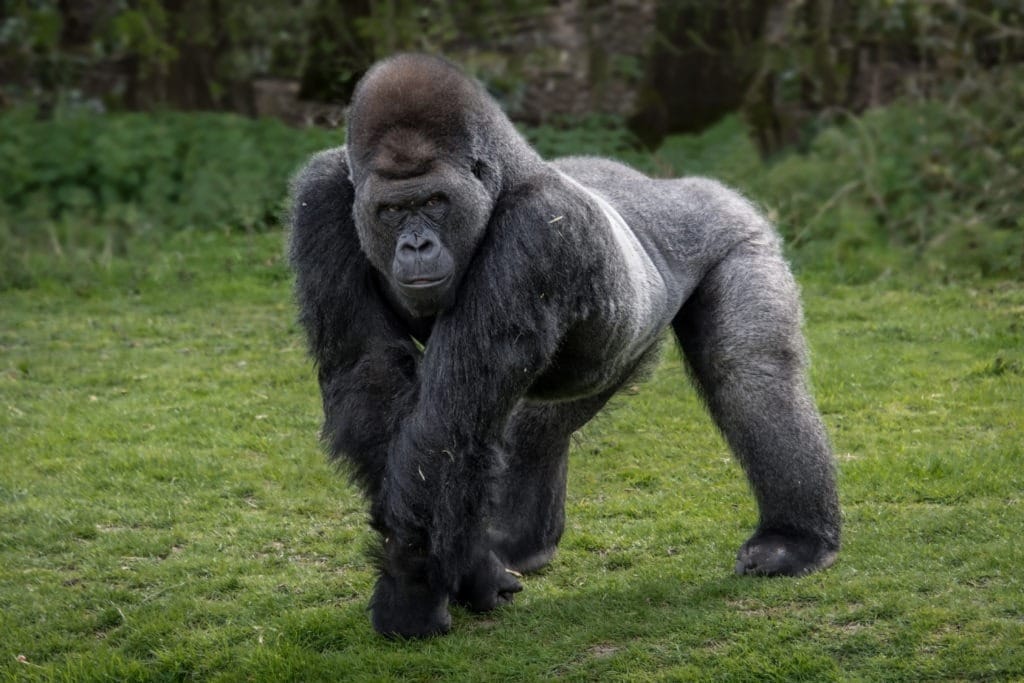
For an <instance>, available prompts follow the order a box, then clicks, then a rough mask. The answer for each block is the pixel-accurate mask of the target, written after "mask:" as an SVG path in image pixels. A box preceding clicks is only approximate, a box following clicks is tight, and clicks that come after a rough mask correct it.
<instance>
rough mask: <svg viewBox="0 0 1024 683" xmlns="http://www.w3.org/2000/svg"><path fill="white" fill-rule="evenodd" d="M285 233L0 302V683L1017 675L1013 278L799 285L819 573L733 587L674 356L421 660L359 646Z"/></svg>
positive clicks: (704, 423) (726, 483)
mask: <svg viewBox="0 0 1024 683" xmlns="http://www.w3.org/2000/svg"><path fill="white" fill-rule="evenodd" d="M281 251H282V240H281V237H280V236H279V235H234V236H224V235H208V236H196V235H191V236H189V235H183V236H180V237H178V238H176V239H175V240H173V241H171V242H169V243H167V244H165V245H164V246H163V247H162V248H161V249H159V250H157V249H153V250H152V253H151V254H148V255H145V256H137V257H136V258H135V259H134V260H132V261H131V262H128V261H121V260H115V262H114V264H113V265H112V266H111V269H110V270H109V271H97V272H93V273H86V274H84V275H82V277H80V278H72V279H71V280H70V281H69V282H67V283H64V284H61V283H54V282H50V283H44V284H43V285H41V286H39V287H37V288H36V289H32V290H28V291H7V292H3V293H0V634H2V637H0V675H2V676H3V677H4V678H5V679H14V680H20V679H28V680H31V679H38V680H68V681H79V680H104V679H105V680H150V679H155V680H187V679H198V680H229V681H230V680H259V681H262V680H322V679H333V680H388V679H399V678H406V679H411V680H447V679H454V680H548V679H552V678H565V679H569V680H617V679H618V680H751V681H764V680H780V681H781V680H786V681H788V680H808V681H821V680H851V679H852V680H885V681H890V680H906V681H918V680H950V679H952V680H957V679H961V680H968V679H969V680H1009V679H1020V678H1022V677H1024V569H1022V567H1024V543H1022V541H1021V537H1022V535H1024V504H1022V501H1021V497H1022V491H1024V433H1022V430H1024V285H1022V284H1021V283H1020V282H1001V281H978V282H971V283H969V284H961V285H955V284H953V285H948V284H937V283H933V282H929V281H927V280H925V279H924V278H923V277H915V276H912V275H911V276H906V277H898V278H892V277H891V278H888V279H884V280H881V281H878V282H875V283H872V284H867V285H859V286H839V285H834V284H830V278H829V276H828V274H827V273H820V272H819V273H815V272H805V273H803V274H801V281H802V284H803V289H804V297H805V307H806V320H807V323H806V327H807V333H808V336H809V339H810V343H811V347H812V350H813V383H814V386H815V391H816V395H817V398H818V401H819V404H820V407H821V409H822V411H823V413H824V415H825V420H826V422H827V424H828V427H829V429H830V433H831V435H832V439H833V442H834V445H835V449H836V453H837V457H838V461H839V469H840V481H841V495H842V500H843V504H844V512H845V520H846V522H845V523H846V526H845V538H844V549H843V552H842V554H841V556H840V560H839V562H838V563H837V565H836V566H835V567H833V568H832V569H830V570H828V571H826V572H824V573H820V574H816V575H813V576H810V577H806V578H803V579H799V580H788V579H776V580H758V579H750V578H737V577H735V576H733V574H732V565H733V559H734V556H735V552H736V549H737V548H738V546H739V545H740V544H741V543H742V542H743V540H744V539H745V538H746V537H747V535H748V534H749V533H750V531H751V530H752V528H753V526H754V524H755V522H756V511H755V507H754V504H753V500H752V497H751V496H750V494H749V493H748V490H747V486H746V483H745V481H744V479H743V476H742V473H741V471H740V469H739V467H738V466H737V465H736V463H735V462H733V461H732V460H731V458H730V456H729V453H728V451H727V449H726V447H725V446H724V444H723V442H722V440H721V438H720V437H719V435H718V434H717V433H716V431H715V429H714V427H713V425H712V424H711V422H710V420H709V419H708V418H707V416H706V415H705V413H704V411H703V408H702V407H701V405H700V403H699V401H698V400H697V398H696V396H695V393H694V392H693V390H692V389H691V388H690V386H689V383H688V381H687V378H686V374H685V371H684V370H683V368H682V365H681V363H680V360H679V357H678V355H677V353H676V352H675V350H674V349H673V348H671V346H667V350H666V354H665V361H664V363H663V365H662V367H661V368H660V369H659V370H658V371H657V373H656V374H655V376H654V377H653V378H652V380H651V381H650V382H648V383H646V384H644V385H641V386H639V387H635V388H632V389H630V390H629V391H627V392H625V393H624V395H623V396H621V397H620V398H618V399H617V400H615V401H614V402H613V405H612V407H611V408H610V410H608V411H607V412H606V413H605V415H604V416H603V417H601V418H599V419H598V420H597V421H596V422H594V423H592V424H591V425H589V426H588V427H587V428H586V429H585V430H584V431H583V432H582V433H581V434H580V435H579V438H578V439H577V442H576V444H575V447H574V450H573V453H572V466H571V479H570V484H569V502H568V517H569V521H568V526H567V530H566V533H565V537H564V539H563V542H562V545H561V550H560V553H559V555H558V557H557V558H556V560H555V562H554V563H553V564H552V565H551V566H550V567H549V568H547V569H546V570H544V571H543V572H542V573H540V574H539V575H535V576H531V577H528V578H527V579H526V580H525V584H526V589H525V591H524V592H522V593H521V594H520V595H519V596H518V597H517V599H516V601H515V604H514V605H512V606H510V607H507V608H503V609H500V610H498V611H496V612H494V613H493V614H490V615H484V616H480V615H471V614H469V613H466V612H464V611H461V610H456V611H455V613H454V630H453V632H452V634H451V635H450V636H448V637H446V638H442V639H437V640H431V641H426V642H391V641H387V640H383V639H381V638H379V637H378V636H376V635H374V633H373V632H372V630H371V628H370V625H369V622H368V618H367V614H366V604H367V598H368V596H369V592H370V589H371V586H372V580H373V575H372V571H371V568H370V566H369V565H368V562H367V560H366V558H365V556H364V554H363V548H364V546H365V544H366V541H367V539H368V538H369V532H368V531H367V529H366V525H365V513H364V505H363V503H362V501H361V500H360V498H359V496H358V494H357V492H356V491H355V490H354V489H353V488H352V487H350V486H349V485H348V484H347V483H346V481H345V480H344V478H343V477H340V476H338V475H336V474H335V473H334V472H333V471H332V470H331V468H330V467H329V466H328V465H327V464H326V462H325V460H324V458H323V456H322V454H321V452H320V450H319V447H318V443H317V430H318V426H319V420H320V405H319V398H318V392H317V387H316V381H315V376H314V372H313V369H312V366H311V364H310V362H309V361H308V360H307V358H306V356H305V353H304V347H303V341H302V338H301V335H300V333H299V331H298V329H297V327H296V325H295V323H294V312H293V308H292V305H291V294H290V277H289V275H288V273H287V270H286V268H285V266H284V264H283V263H282V260H281Z"/></svg>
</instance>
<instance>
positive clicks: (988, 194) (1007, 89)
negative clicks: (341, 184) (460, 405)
mask: <svg viewBox="0 0 1024 683" xmlns="http://www.w3.org/2000/svg"><path fill="white" fill-rule="evenodd" d="M1021 110H1024V74H1022V73H1021V72H1020V71H1006V72H1002V73H996V74H994V75H993V76H992V77H990V78H985V79H979V80H976V81H973V82H972V85H970V87H962V88H961V89H959V90H958V91H956V92H951V93H950V94H949V96H948V97H947V99H946V100H945V101H944V102H941V103H940V102H936V101H917V102H911V101H908V102H904V103H900V104H896V105H893V106H891V107H887V108H882V109H876V110H871V111H869V112H868V113H866V114H865V115H863V116H860V117H852V116H841V117H837V118H835V119H834V120H833V121H832V122H831V123H829V124H828V125H824V124H823V125H822V126H821V128H820V130H819V132H818V133H817V135H816V136H815V137H814V138H813V139H812V141H811V142H810V143H809V145H808V146H807V148H806V149H805V150H803V151H792V152H790V153H789V154H787V155H784V156H781V157H778V158H776V159H774V160H772V161H770V162H765V161H763V160H762V159H761V158H760V156H759V154H758V151H757V149H756V147H755V145H754V143H753V142H751V140H750V138H749V137H748V136H747V135H746V134H745V129H744V127H743V125H742V124H741V123H740V121H739V119H738V118H735V117H733V118H730V119H727V120H726V121H725V122H724V123H722V124H720V125H718V126H716V127H714V128H712V129H710V130H709V131H707V132H706V133H704V134H702V135H700V136H697V137H693V136H675V137H670V138H669V139H668V140H667V141H666V143H665V144H664V145H663V146H662V147H661V148H660V149H659V150H657V151H656V152H655V153H653V154H647V153H642V152H638V151H636V150H635V149H633V148H632V146H631V141H630V137H629V134H628V133H627V132H626V131H625V130H624V129H623V128H622V127H621V122H619V123H618V125H617V122H616V121H615V120H614V119H608V118H600V117H595V118H592V119H589V120H588V121H586V122H583V123H581V124H579V125H577V126H575V127H574V128H569V129H564V128H562V129H554V128H532V129H526V130H525V131H524V132H525V133H526V135H527V136H528V137H529V138H530V140H531V142H532V143H533V144H534V145H536V146H537V147H538V149H540V151H541V152H542V153H543V154H544V155H545V156H548V157H553V156H562V155H566V154H600V155H607V156H614V157H617V158H621V159H624V160H626V161H627V162H629V163H632V164H634V165H636V166H638V167H640V168H642V169H643V170H645V171H648V172H651V173H655V174H659V175H665V176H667V175H679V174H684V173H689V174H704V175H710V176H714V177H717V178H720V179H722V180H724V181H726V182H728V183H730V184H732V185H734V186H736V187H738V188H740V189H742V190H743V191H745V192H747V193H748V194H749V195H750V196H751V197H752V198H754V199H755V200H757V201H758V202H760V203H761V204H762V205H763V206H764V207H765V208H766V210H767V211H768V212H769V214H770V215H771V216H772V217H773V219H775V220H776V222H777V223H778V224H779V226H780V229H781V230H782V232H783V234H784V236H785V237H786V239H787V243H788V246H789V249H790V254H791V256H792V257H793V259H794V261H795V262H796V263H797V265H799V266H801V267H809V266H814V267H828V268H831V269H833V270H834V272H835V274H836V276H837V277H840V278H842V279H847V280H850V279H853V280H859V279H864V278H871V277H876V276H878V275H880V274H882V273H884V272H886V270H887V269H895V268H906V267H908V266H911V267H924V268H927V269H928V270H930V271H932V272H935V273H940V274H949V275H952V276H957V277H962V276H965V275H999V276H1010V277H1022V276H1024V195H1022V194H1021V192H1020V188H1021V187H1022V186H1024V177H1022V175H1024V174H1022V170H1021V169H1022V168H1024V119H1021V117H1020V116H1018V115H1017V112H1019V111H1021ZM340 142H341V135H340V133H337V132H327V131H322V130H306V131H297V130H293V129H290V128H287V127H285V126H283V125H281V124H279V123H277V122H274V121H254V120H249V119H244V118H240V117H236V116H232V115H223V114H201V115H196V114H192V115H185V114H170V113H165V114H151V115H144V114H107V115H98V114H94V113H87V112H82V111H78V112H77V113H69V114H66V115H63V116H57V117H56V118H54V119H52V120H39V119H38V118H36V117H35V116H33V115H32V112H31V111H24V110H22V111H10V112H7V113H4V114H2V115H0V253H2V254H3V256H2V257H0V258H2V259H3V261H2V267H0V288H2V287H11V286H30V285H31V284H32V283H33V282H34V281H36V280H37V279H38V278H39V277H41V276H42V274H51V275H52V274H54V273H60V272H61V271H62V270H69V269H70V270H80V269H83V268H85V269H88V268H91V267H95V266H97V265H99V266H108V265H109V263H110V261H111V259H113V258H114V257H115V256H117V255H118V254H121V253H124V252H126V251H128V250H130V249H133V248H138V247H139V245H140V242H143V243H156V242H159V241H160V239H161V238H162V236H164V235H168V234H171V233H175V232H180V231H183V230H184V231H187V230H194V231H210V230H264V229H277V228H278V226H279V225H280V218H281V212H282V210H283V207H284V201H285V192H286V187H287V182H288V178H289V176H290V174H291V173H292V172H293V171H294V170H295V169H296V168H297V167H298V165H299V164H300V163H301V162H302V160H303V159H304V158H305V157H306V156H308V154H309V153H311V152H312V151H314V150H317V149H321V148H324V147H328V146H331V145H335V144H339V143H340ZM40 259H42V260H43V264H42V265H40Z"/></svg>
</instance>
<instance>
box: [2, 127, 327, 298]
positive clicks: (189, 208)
mask: <svg viewBox="0 0 1024 683" xmlns="http://www.w3.org/2000/svg"><path fill="white" fill-rule="evenodd" d="M340 142H341V135H340V134H339V133H331V132H326V131H322V130H309V131H295V130H293V129H290V128H288V127H286V126H284V125H283V124H281V123H279V122H276V121H269V120H261V121H254V120H250V119H245V118H241V117H238V116H233V115H225V114H182V113H164V114H110V115H97V114H90V113H85V112H75V113H73V114H68V115H64V116H59V117H58V118H56V119H54V120H38V119H37V118H35V116H34V114H33V112H31V111H24V110H23V111H12V112H7V113H5V114H3V115H0V247H2V248H3V252H4V257H3V259H4V263H3V264H0V265H3V266H4V268H3V270H4V274H2V275H0V287H2V286H4V285H7V286H11V285H14V286H18V285H19V284H26V282H25V278H26V277H27V276H29V275H30V273H29V274H27V273H26V272H24V271H25V270H26V268H27V266H26V259H29V258H30V257H31V255H32V254H33V253H35V254H36V255H38V252H40V251H43V252H49V253H50V254H51V256H57V257H58V259H59V260H60V259H75V258H86V259H89V258H100V259H106V260H109V259H110V258H111V257H112V256H113V255H116V254H118V253H121V252H123V251H124V250H125V245H126V243H128V242H130V241H133V240H136V239H138V238H140V237H145V238H147V239H150V238H154V237H156V236H159V235H162V234H167V233H171V232H177V231H181V230H197V231H203V230H228V229H242V230H261V229H266V228H269V227H276V226H277V225H279V219H280V215H281V211H282V209H283V207H284V200H285V194H286V188H287V181H288V178H289V176H290V175H291V173H293V172H294V170H295V169H296V168H297V167H298V165H299V164H301V163H302V161H303V159H305V158H306V157H307V156H308V155H309V154H310V153H311V152H312V151H314V150H317V149H321V148H324V147H327V146H331V145H336V144H339V143H340ZM29 280H31V278H29Z"/></svg>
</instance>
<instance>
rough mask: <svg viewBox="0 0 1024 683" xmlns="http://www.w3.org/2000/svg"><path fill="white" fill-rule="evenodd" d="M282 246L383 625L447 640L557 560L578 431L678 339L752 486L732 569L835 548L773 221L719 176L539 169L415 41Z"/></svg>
mask: <svg viewBox="0 0 1024 683" xmlns="http://www.w3.org/2000/svg"><path fill="white" fill-rule="evenodd" d="M289 257H290V261H291V264H292V267H293V269H294V271H295V275H296V297H297V300H298V306H299V318H300V321H301V323H302V325H303V326H304V328H305V330H306V332H307V336H308V340H309V346H310V351H311V354H312V356H313V358H314V359H315V361H316V363H317V367H318V379H319V383H320V390H321V395H322V398H323V409H324V428H323V437H324V440H325V443H326V447H327V450H328V453H329V454H330V456H331V457H332V458H333V459H337V460H339V461H341V462H344V463H347V465H348V466H349V471H350V472H351V474H352V477H353V479H354V480H355V481H356V482H357V483H358V484H359V486H360V487H361V488H362V490H363V491H364V492H365V494H366V496H367V498H368V499H369V502H370V519H371V525H372V527H373V528H374V529H375V530H376V531H377V533H378V534H379V538H380V543H379V546H378V549H377V551H376V552H375V553H374V555H375V557H376V559H377V562H378V572H379V574H378V579H377V583H376V586H375V588H374V594H373V597H372V599H371V614H372V616H371V619H372V623H373V625H374V627H375V628H376V629H377V630H378V631H379V632H381V633H383V634H385V635H389V636H391V635H397V636H404V637H422V636H430V635H436V634H440V633H444V632H446V631H447V630H448V629H449V628H450V624H451V618H450V615H449V611H448V605H449V602H450V601H454V602H456V603H460V604H463V605H465V606H467V607H469V608H470V609H472V610H475V611H486V610H490V609H493V608H494V607H496V606H498V605H501V604H503V603H506V602H508V601H510V600H511V599H512V598H513V596H514V594H515V593H516V592H518V591H519V590H521V588H522V586H521V584H520V583H519V581H518V580H517V578H516V577H517V576H520V573H521V572H529V571H533V570H535V569H537V568H539V567H541V566H543V565H544V564H546V563H547V562H548V561H550V559H551V558H552V556H553V555H554V552H555V547H556V545H557V543H558V541H559V539H560V537H561V534H562V530H563V527H564V503H565V482H566V465H567V457H568V446H569V437H570V435H571V434H572V432H573V431H575V430H577V429H579V428H580V427H581V426H582V425H583V424H585V423H586V422H587V421H588V420H589V419H590V418H591V417H593V416H594V414H595V413H596V412H597V411H598V410H600V409H601V407H603V406H604V404H605V403H606V402H607V401H608V399H609V398H610V397H611V396H612V395H613V394H614V393H615V391H616V390H617V389H618V388H619V387H620V386H622V385H623V383H625V382H627V381H629V380H630V379H631V378H633V377H635V376H636V374H637V373H638V371H640V370H642V369H643V368H644V367H645V366H647V365H649V364H650V362H651V360H652V359H653V358H654V357H655V356H656V353H657V347H658V341H659V339H660V338H661V337H662V336H663V334H662V333H663V332H664V330H666V329H667V328H671V329H672V331H673V333H674V334H675V336H676V338H677V340H678V342H679V344H680V346H681V348H682V350H683V352H684V355H685V357H686V360H687V363H688V366H689V368H690V370H691V375H692V377H693V379H694V382H695V384H696V386H697V388H698V390H699V391H700V393H701V395H702V397H703V398H704V400H705V402H706V404H707V407H708V409H709V411H710V412H711V414H712V416H713V417H714V419H715V421H716V424H717V425H718V426H719V428H720V429H721V431H722V433H723V434H724V435H725V438H726V440H727V441H728V443H729V445H730V447H731V448H732V450H733V452H734V453H735V455H736V456H737V459H738V460H739V462H740V464H741V465H742V466H743V469H744V471H745V472H746V474H747V477H748V479H749V481H750V485H751V488H752V489H753V492H754V495H755V497H756V499H757V503H758V508H759V512H760V519H759V522H758V525H757V528H756V530H755V531H754V533H753V535H752V536H751V538H750V539H749V540H747V542H746V543H744V544H743V546H742V547H741V548H740V550H739V553H738V556H737V561H736V567H735V571H736V572H738V573H740V574H753V575H800V574H805V573H808V572H811V571H814V570H817V569H821V568H824V567H827V566H829V565H830V564H831V563H832V562H833V561H834V560H835V557H836V553H837V552H838V549H839V504H838V498H837V495H836V488H835V474H834V465H833V458H832V455H831V452H830V448H829V445H828V440H827V438H826V436H825V432H824V429H823V427H822V423H821V419H820V417H819V415H818V412H817V410H816V408H815V406H814V402H813V400H812V398H811V396H810V394H809V392H808V390H807V387H806V381H805V364H806V361H805V355H806V354H805V350H804V343H803V337H802V334H801V331H800V325H801V313H800V304H799V296H798V292H797V288H796V285H795V283H794V281H793V278H792V276H791V274H790V272H789V269H788V267H787V265H786V263H785V261H784V260H783V258H782V256H781V253H780V246H779V240H778V238H777V236H776V234H775V232H774V230H773V229H772V227H771V226H770V225H769V224H768V223H767V222H766V221H765V220H764V218H763V217H762V216H761V215H760V214H759V213H758V212H757V211H756V210H755V209H754V207H752V206H751V205H750V204H749V203H748V202H747V201H746V200H744V199H743V198H742V197H740V196H739V195H738V194H737V193H735V192H733V191H732V190H729V189H727V188H725V187H724V186H722V185H720V184H718V183H716V182H714V181H711V180H707V179H700V178H690V179H677V180H653V179H650V178H647V177H646V176H644V175H642V174H640V173H638V172H636V171H634V170H632V169H630V168H627V167H625V166H623V165H621V164H618V163H615V162H612V161H608V160H603V159H592V158H571V159H562V160H557V161H554V162H545V161H543V160H542V159H541V158H540V157H539V156H538V155H537V153H536V152H535V151H534V150H533V149H531V148H530V146H529V145H528V144H527V143H526V142H525V141H524V140H523V139H522V137H521V136H520V135H519V134H518V132H517V131H516V130H515V128H514V127H513V126H512V124H511V123H510V122H509V120H508V119H507V118H506V117H505V115H504V114H503V113H502V112H501V110H500V109H499V107H498V106H497V105H496V104H495V102H494V101H493V100H492V99H491V98H490V97H489V96H488V95H487V94H486V93H485V92H484V90H483V88H482V87H481V86H480V85H479V84H478V83H476V82H475V81H473V80H472V79H470V78H468V77H467V76H465V75H464V74H463V73H462V72H461V71H460V70H459V69H458V68H456V67H455V66H453V65H451V64H450V63H448V62H446V61H443V60H440V59H437V58H433V57H426V56H422V55H399V56H397V57H393V58H391V59H388V60H385V61H383V62H380V63H378V64H377V65H375V66H374V67H373V68H372V69H370V71H369V72H368V73H367V74H366V76H364V78H363V80H362V81H361V82H360V83H359V85H358V86H357V88H356V92H355V95H354V97H353V101H352V105H351V107H350V113H349V123H348V135H347V146H346V147H343V148H337V149H332V150H327V151H325V152H321V153H320V154H317V155H316V156H314V157H313V158H312V159H311V160H310V161H309V163H308V164H307V165H306V167H305V168H304V169H303V170H302V171H300V172H299V174H298V175H297V176H296V178H295V180H294V181H293V187H292V214H291V235H290V246H289Z"/></svg>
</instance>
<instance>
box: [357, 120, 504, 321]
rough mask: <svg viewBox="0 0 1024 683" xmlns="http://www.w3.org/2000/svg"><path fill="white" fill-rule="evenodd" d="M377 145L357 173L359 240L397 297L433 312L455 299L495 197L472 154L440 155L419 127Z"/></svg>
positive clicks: (421, 311) (420, 312)
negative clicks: (477, 170)
mask: <svg viewBox="0 0 1024 683" xmlns="http://www.w3.org/2000/svg"><path fill="white" fill-rule="evenodd" d="M378 149H379V150H380V151H379V152H378V153H376V154H374V155H373V156H372V158H371V159H370V160H369V163H368V164H367V167H366V168H365V169H363V173H361V174H359V175H358V176H356V174H353V175H354V176H356V177H358V178H359V180H358V182H357V184H356V196H355V205H354V208H353V217H354V218H355V223H356V229H357V231H358V234H359V242H360V246H361V247H362V249H363V252H364V253H365V254H366V255H367V257H368V258H369V260H370V262H371V263H372V264H373V266H374V267H375V268H376V269H377V271H378V272H380V273H381V275H382V276H383V277H384V279H385V281H386V282H387V284H388V287H389V289H390V290H391V294H392V295H393V296H394V298H395V299H396V300H397V301H398V303H400V304H401V305H402V306H403V307H404V308H405V309H406V310H407V311H408V312H409V313H411V314H412V315H413V316H416V317H429V316H432V315H434V314H436V313H438V312H439V311H441V310H443V309H445V308H447V307H448V306H450V305H451V304H452V303H453V301H454V299H455V293H456V291H457V289H458V285H459V282H460V281H461V279H462V275H463V274H464V272H465V270H466V267H467V266H468V264H469V263H470V261H471V260H472V257H473V253H474V252H475V251H476V248H477V246H478V244H479V242H480V239H481V237H482V236H483V234H484V231H485V230H486V227H487V221H488V219H489V216H490V212H491V206H492V201H491V198H490V196H489V195H488V194H487V192H486V191H485V189H484V186H483V185H482V184H481V182H480V180H479V179H478V178H477V176H476V175H475V174H474V172H473V171H474V165H473V162H472V160H469V159H465V160H461V159H459V158H458V157H457V156H454V155H452V154H450V153H449V154H445V155H442V154H440V153H438V150H437V148H436V147H435V146H434V145H433V144H430V143H429V142H428V141H427V140H425V139H424V138H422V137H421V136H419V135H417V134H416V133H414V132H413V131H402V130H399V131H393V132H392V133H390V134H388V135H386V136H384V139H383V140H382V141H381V142H380V143H379V146H378ZM460 161H461V163H460Z"/></svg>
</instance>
